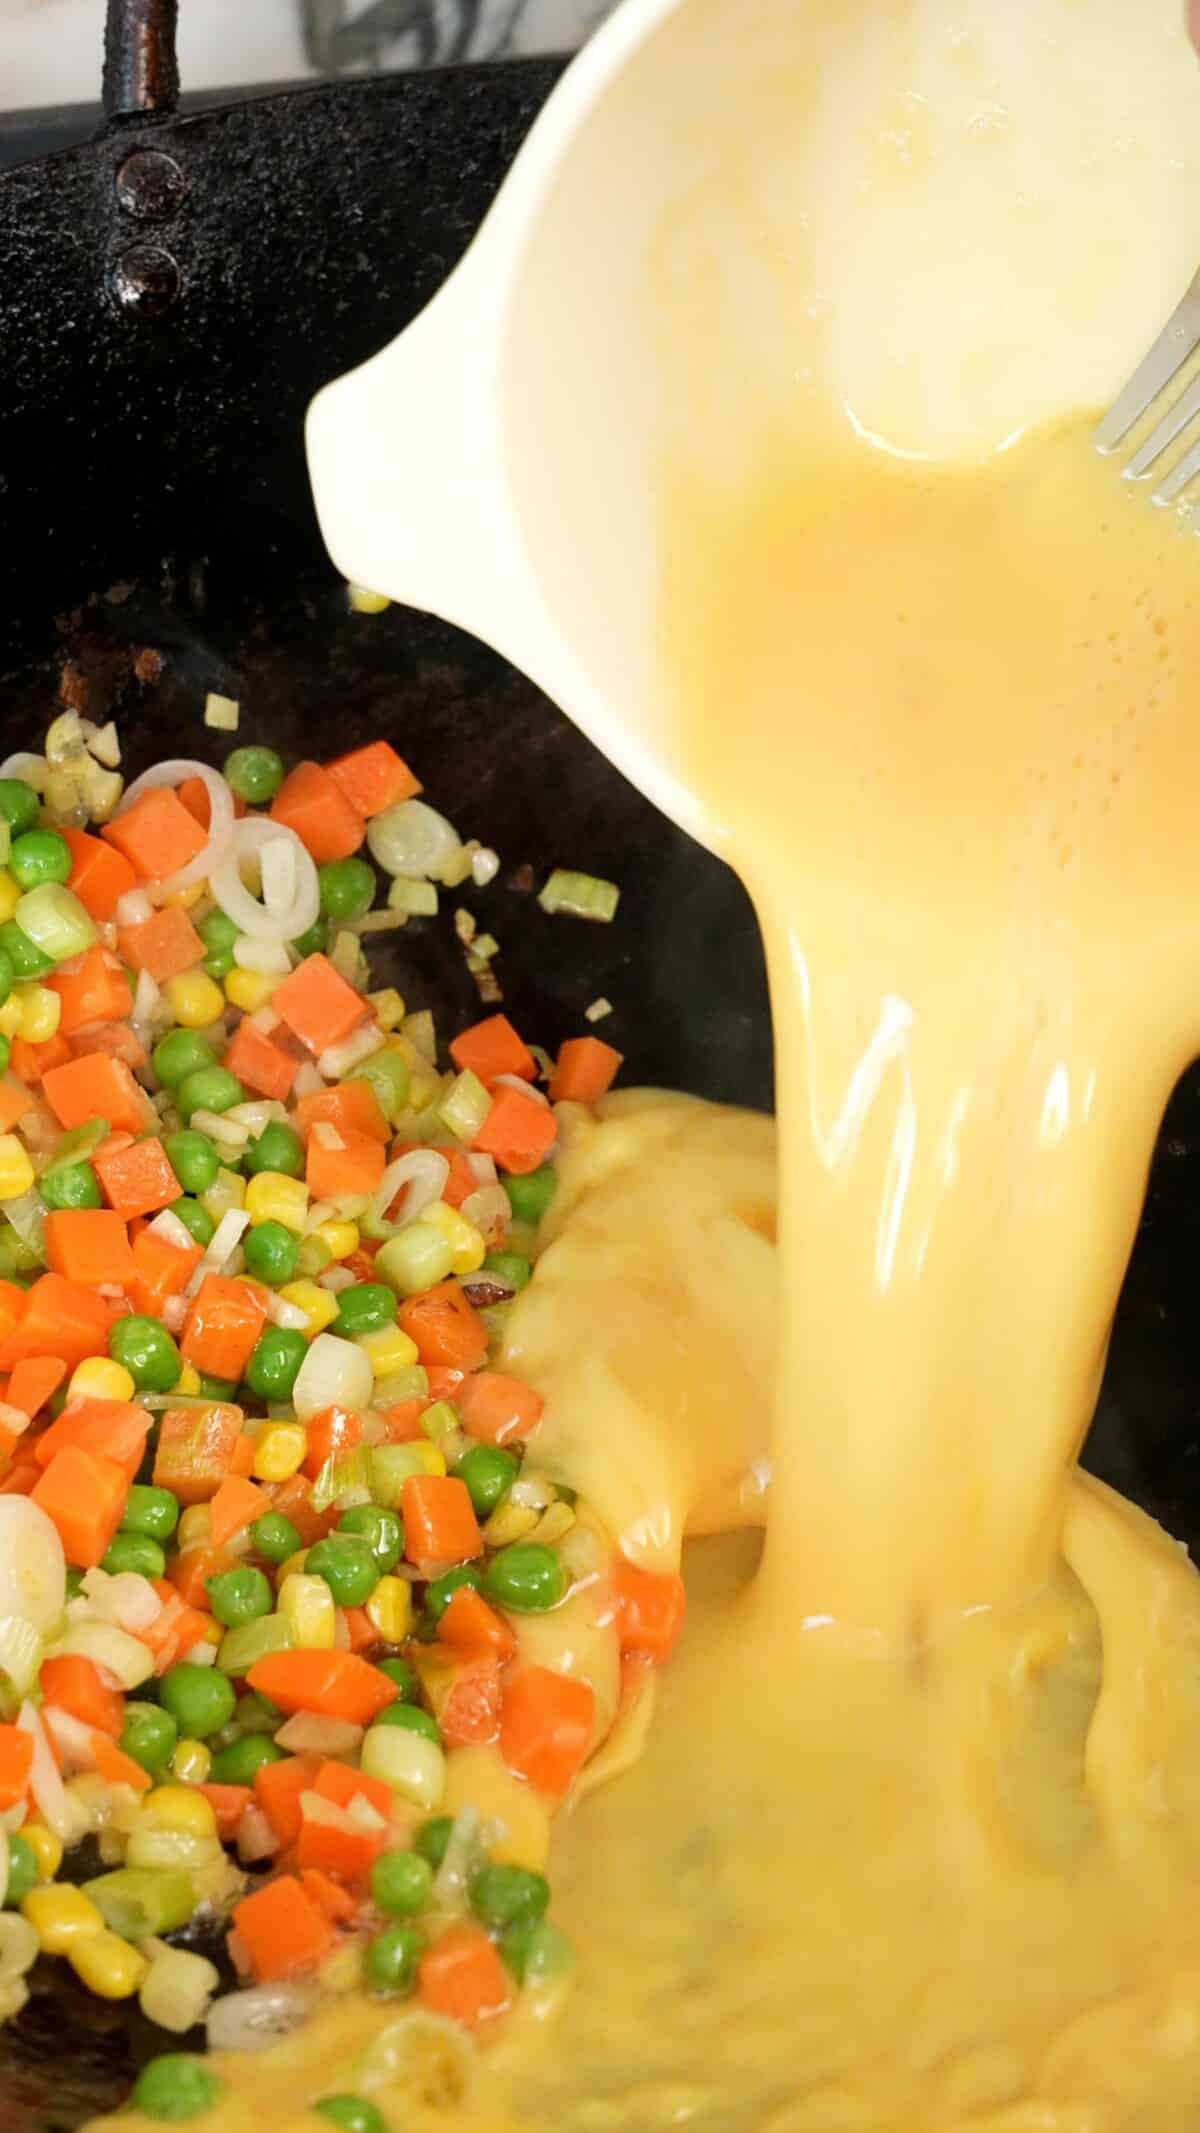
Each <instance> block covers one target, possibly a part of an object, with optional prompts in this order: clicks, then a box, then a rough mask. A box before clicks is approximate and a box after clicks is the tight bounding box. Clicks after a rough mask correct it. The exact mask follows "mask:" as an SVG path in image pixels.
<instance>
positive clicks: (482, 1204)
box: [459, 1185, 512, 1251]
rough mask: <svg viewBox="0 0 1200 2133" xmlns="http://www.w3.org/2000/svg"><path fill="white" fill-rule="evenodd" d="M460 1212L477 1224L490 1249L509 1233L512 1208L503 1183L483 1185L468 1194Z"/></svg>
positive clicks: (469, 1220)
mask: <svg viewBox="0 0 1200 2133" xmlns="http://www.w3.org/2000/svg"><path fill="white" fill-rule="evenodd" d="M459 1212H460V1213H461V1214H462V1215H464V1216H465V1217H466V1219H467V1221H468V1222H473V1223H474V1224H475V1227H476V1229H477V1230H478V1231H479V1232H480V1235H481V1236H482V1238H483V1241H484V1243H485V1244H486V1245H487V1246H488V1249H489V1250H490V1251H494V1250H495V1249H496V1248H497V1246H498V1245H499V1243H500V1240H501V1238H502V1237H504V1236H506V1235H507V1232H508V1225H509V1221H510V1219H511V1216H512V1209H511V1207H510V1205H509V1199H508V1194H507V1193H506V1192H505V1190H504V1187H503V1185H481V1186H480V1188H479V1190H478V1192H471V1193H468V1194H467V1197H466V1199H465V1200H464V1201H463V1203H462V1207H461V1208H460V1210H459Z"/></svg>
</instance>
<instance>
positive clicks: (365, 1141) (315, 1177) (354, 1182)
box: [304, 1133, 386, 1200]
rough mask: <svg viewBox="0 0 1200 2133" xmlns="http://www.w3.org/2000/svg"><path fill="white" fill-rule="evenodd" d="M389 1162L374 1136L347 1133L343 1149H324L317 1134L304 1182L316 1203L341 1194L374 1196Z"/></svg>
mask: <svg viewBox="0 0 1200 2133" xmlns="http://www.w3.org/2000/svg"><path fill="white" fill-rule="evenodd" d="M385 1161H386V1158H385V1155H384V1151H383V1147H382V1144H381V1143H380V1142H379V1141H377V1140H373V1139H372V1138H371V1136H370V1134H367V1133H345V1134H343V1135H342V1145H341V1147H340V1148H323V1147H322V1146H321V1143H320V1141H319V1139H318V1138H317V1135H316V1134H315V1133H314V1134H312V1135H311V1136H310V1139H309V1143H308V1154H307V1156H306V1158H305V1165H304V1179H305V1183H306V1184H307V1186H308V1189H309V1191H310V1192H311V1194H312V1196H313V1199H314V1200H327V1199H333V1198H334V1197H335V1196H336V1195H337V1194H338V1193H340V1192H362V1193H373V1192H374V1190H375V1187H376V1186H377V1185H378V1183H379V1180H380V1178H381V1177H382V1176H383V1171H384V1163H385Z"/></svg>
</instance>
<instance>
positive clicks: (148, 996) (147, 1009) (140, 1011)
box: [130, 970, 163, 1028]
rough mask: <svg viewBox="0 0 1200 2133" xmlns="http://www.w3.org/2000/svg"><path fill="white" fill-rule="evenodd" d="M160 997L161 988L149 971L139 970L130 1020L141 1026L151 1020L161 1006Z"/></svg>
mask: <svg viewBox="0 0 1200 2133" xmlns="http://www.w3.org/2000/svg"><path fill="white" fill-rule="evenodd" d="M162 997H163V996H162V989H161V987H160V986H159V985H158V984H157V982H156V980H155V979H154V978H152V977H151V975H150V972H149V971H148V970H139V972H138V981H137V984H136V986H135V987H134V993H133V1012H132V1014H131V1016H130V1020H131V1021H132V1022H135V1023H138V1024H140V1025H141V1026H142V1027H143V1028H144V1027H145V1026H146V1025H147V1024H148V1023H150V1022H153V1020H154V1017H155V1016H156V1015H157V1014H158V1012H159V1010H160V1008H161V1007H162Z"/></svg>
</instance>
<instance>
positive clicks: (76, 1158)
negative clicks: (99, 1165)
mask: <svg viewBox="0 0 1200 2133" xmlns="http://www.w3.org/2000/svg"><path fill="white" fill-rule="evenodd" d="M111 1131H112V1127H111V1126H110V1125H109V1123H108V1120H107V1119H106V1118H89V1119H88V1120H87V1122H86V1124H85V1125H82V1126H72V1128H71V1130H70V1132H69V1133H64V1134H62V1135H61V1136H60V1138H59V1139H58V1140H57V1141H56V1142H55V1144H54V1153H53V1155H52V1156H51V1158H50V1161H49V1162H48V1163H47V1165H46V1168H45V1170H44V1171H43V1172H42V1175H43V1177H47V1178H52V1177H53V1176H54V1173H55V1171H56V1170H74V1168H75V1166H76V1164H77V1163H86V1162H87V1160H88V1157H89V1156H91V1155H94V1154H95V1152H96V1150H97V1148H99V1147H100V1146H101V1145H102V1144H103V1142H105V1141H106V1140H107V1139H108V1136H109V1134H110V1133H111Z"/></svg>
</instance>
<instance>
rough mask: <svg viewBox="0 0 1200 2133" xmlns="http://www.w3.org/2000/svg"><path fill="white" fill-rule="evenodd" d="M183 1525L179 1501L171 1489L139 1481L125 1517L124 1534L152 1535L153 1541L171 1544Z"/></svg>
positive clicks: (122, 1517)
mask: <svg viewBox="0 0 1200 2133" xmlns="http://www.w3.org/2000/svg"><path fill="white" fill-rule="evenodd" d="M178 1524H179V1499H178V1497H177V1496H173V1495H172V1494H171V1491H170V1489H159V1488H153V1487H151V1486H149V1485H148V1484H147V1483H146V1482H144V1481H135V1482H134V1484H133V1487H132V1488H131V1489H130V1491H129V1494H128V1496H127V1497H126V1498H125V1509H124V1510H123V1512H122V1513H121V1531H122V1533H148V1534H149V1536H150V1538H151V1540H156V1541H167V1540H170V1538H171V1535H172V1534H173V1532H174V1531H175V1528H176V1526H177V1525H178Z"/></svg>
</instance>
